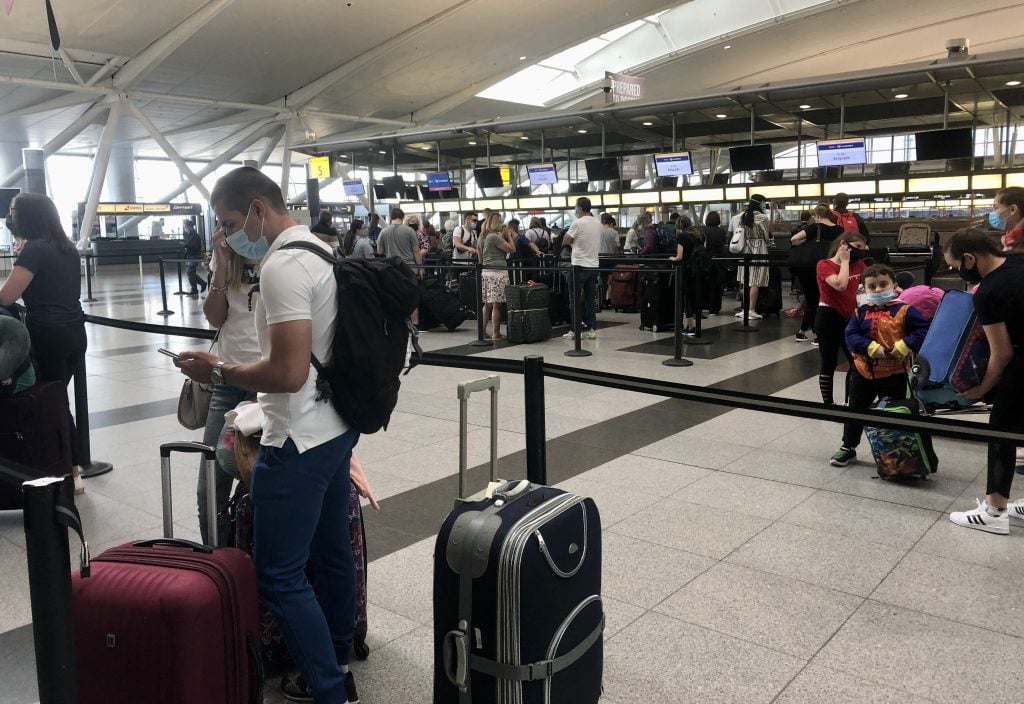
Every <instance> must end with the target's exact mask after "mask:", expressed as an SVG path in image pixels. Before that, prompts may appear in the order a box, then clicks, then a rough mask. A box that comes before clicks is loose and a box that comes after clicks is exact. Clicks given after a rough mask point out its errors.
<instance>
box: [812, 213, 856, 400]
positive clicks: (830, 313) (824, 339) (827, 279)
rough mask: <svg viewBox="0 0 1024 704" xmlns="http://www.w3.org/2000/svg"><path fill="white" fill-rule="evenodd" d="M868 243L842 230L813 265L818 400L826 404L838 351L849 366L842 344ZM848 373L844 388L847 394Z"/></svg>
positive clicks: (848, 357) (854, 310) (844, 339)
mask: <svg viewBox="0 0 1024 704" xmlns="http://www.w3.org/2000/svg"><path fill="white" fill-rule="evenodd" d="M867 247H868V244H867V242H865V241H864V238H863V237H862V236H861V235H859V234H858V233H856V232H844V233H843V234H841V235H840V236H839V237H837V238H836V239H834V240H833V241H832V244H831V246H830V247H829V250H828V254H829V257H828V258H827V259H822V260H821V261H820V262H818V266H817V285H818V294H819V296H820V301H819V302H818V310H817V312H816V313H815V317H814V321H815V322H814V325H815V330H816V331H817V333H818V354H819V356H820V358H821V368H820V369H819V370H818V388H819V389H820V391H821V401H822V403H824V404H825V405H826V406H831V405H832V404H833V403H835V400H834V399H833V397H832V386H833V378H832V377H833V376H834V375H835V373H836V367H837V366H839V351H840V350H842V352H843V355H844V356H845V357H846V361H847V362H849V363H850V367H851V368H852V367H853V357H852V356H851V355H850V350H849V348H848V347H847V346H846V325H847V323H848V322H849V321H850V318H852V317H853V314H854V313H856V312H857V288H858V287H859V286H860V277H861V274H862V273H863V271H864V262H863V261H861V257H862V256H863V253H864V251H865V250H866V249H867ZM849 386H850V383H849V372H847V382H846V391H845V395H844V398H846V395H848V394H849Z"/></svg>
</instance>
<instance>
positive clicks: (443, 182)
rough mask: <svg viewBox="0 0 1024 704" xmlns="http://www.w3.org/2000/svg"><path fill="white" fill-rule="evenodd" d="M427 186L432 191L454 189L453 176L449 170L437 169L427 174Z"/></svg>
mask: <svg viewBox="0 0 1024 704" xmlns="http://www.w3.org/2000/svg"><path fill="white" fill-rule="evenodd" d="M427 188H428V189H430V190H431V191H450V190H452V177H451V174H449V173H448V172H447V171H436V172H434V173H429V174H427Z"/></svg>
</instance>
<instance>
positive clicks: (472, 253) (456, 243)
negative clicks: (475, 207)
mask: <svg viewBox="0 0 1024 704" xmlns="http://www.w3.org/2000/svg"><path fill="white" fill-rule="evenodd" d="M476 245H477V235H476V213H467V214H466V218H465V219H464V220H463V221H462V224H461V225H459V226H458V227H456V228H455V229H454V230H453V231H452V246H453V247H454V248H455V250H454V251H453V252H452V260H454V261H455V262H466V263H472V261H473V260H474V259H477V258H479V256H480V252H479V250H478V249H477V247H476Z"/></svg>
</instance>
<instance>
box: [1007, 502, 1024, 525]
mask: <svg viewBox="0 0 1024 704" xmlns="http://www.w3.org/2000/svg"><path fill="white" fill-rule="evenodd" d="M1006 515H1007V516H1009V517H1010V518H1012V519H1013V520H1015V521H1020V522H1021V523H1024V500H1022V501H1011V502H1010V503H1008V504H1007V505H1006Z"/></svg>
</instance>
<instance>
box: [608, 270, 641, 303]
mask: <svg viewBox="0 0 1024 704" xmlns="http://www.w3.org/2000/svg"><path fill="white" fill-rule="evenodd" d="M639 278H640V265H639V264H619V265H618V266H616V267H615V271H613V272H612V274H611V277H610V280H609V282H608V298H609V299H610V300H611V304H612V308H613V309H615V310H617V311H623V312H627V313H635V312H636V311H637V310H639V305H638V302H639V298H638V292H639V289H640V287H639V283H638V279H639Z"/></svg>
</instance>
